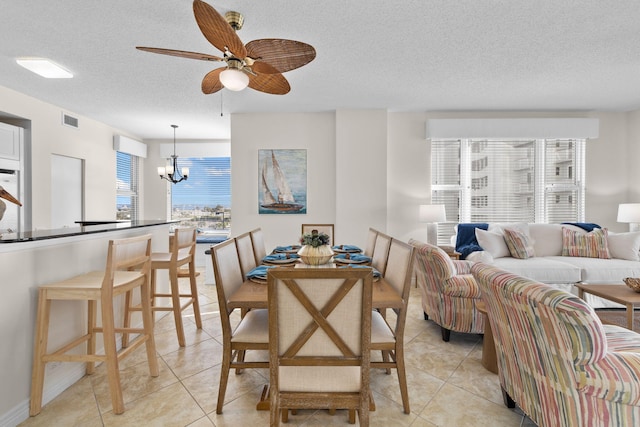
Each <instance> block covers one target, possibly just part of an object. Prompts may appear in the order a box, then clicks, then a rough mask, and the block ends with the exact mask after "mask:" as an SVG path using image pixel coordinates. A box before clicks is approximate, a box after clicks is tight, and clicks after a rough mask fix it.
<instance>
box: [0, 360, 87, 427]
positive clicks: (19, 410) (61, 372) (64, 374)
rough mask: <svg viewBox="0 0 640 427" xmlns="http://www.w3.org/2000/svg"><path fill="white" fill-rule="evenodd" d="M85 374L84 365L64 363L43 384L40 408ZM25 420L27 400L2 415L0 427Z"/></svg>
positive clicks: (6, 426) (13, 426) (13, 424)
mask: <svg viewBox="0 0 640 427" xmlns="http://www.w3.org/2000/svg"><path fill="white" fill-rule="evenodd" d="M85 372H86V364H84V363H65V364H63V365H60V366H58V367H57V368H56V370H55V372H53V373H52V375H51V376H49V377H48V378H47V381H46V382H45V387H44V390H43V392H42V406H44V405H46V404H47V403H49V402H50V401H52V400H53V399H55V398H56V397H57V396H58V395H60V394H61V393H62V392H63V391H65V390H66V389H68V388H69V387H71V386H72V385H73V384H75V383H76V382H77V381H79V380H80V379H81V378H82V377H84V375H85ZM27 418H29V399H25V400H24V401H23V402H22V403H20V404H19V405H17V406H15V407H14V408H13V409H11V410H10V411H9V412H6V413H4V414H2V416H1V417H0V427H15V426H17V425H18V424H20V423H21V422H23V421H24V420H26V419H27Z"/></svg>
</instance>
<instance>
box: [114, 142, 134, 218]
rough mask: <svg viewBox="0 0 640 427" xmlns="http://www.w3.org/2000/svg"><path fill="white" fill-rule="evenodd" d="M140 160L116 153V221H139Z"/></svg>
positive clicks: (129, 155) (132, 156)
mask: <svg viewBox="0 0 640 427" xmlns="http://www.w3.org/2000/svg"><path fill="white" fill-rule="evenodd" d="M139 163H140V161H139V159H138V157H137V156H134V155H131V154H127V153H123V152H120V151H117V152H116V219H118V220H132V221H133V220H137V219H139V218H138V216H139V194H138V191H139V190H138V189H139V183H138V178H139Z"/></svg>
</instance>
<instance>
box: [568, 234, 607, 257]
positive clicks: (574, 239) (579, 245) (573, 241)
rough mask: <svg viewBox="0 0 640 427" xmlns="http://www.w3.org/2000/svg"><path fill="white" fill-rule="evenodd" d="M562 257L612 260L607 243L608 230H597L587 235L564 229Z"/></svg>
mask: <svg viewBox="0 0 640 427" xmlns="http://www.w3.org/2000/svg"><path fill="white" fill-rule="evenodd" d="M562 255H563V256H568V257H576V256H578V257H588V258H604V259H609V258H611V255H610V254H609V245H608V242H607V229H606V228H604V229H603V228H597V229H595V230H593V231H590V232H589V233H587V234H581V233H578V232H576V231H573V230H570V229H568V228H566V227H563V228H562Z"/></svg>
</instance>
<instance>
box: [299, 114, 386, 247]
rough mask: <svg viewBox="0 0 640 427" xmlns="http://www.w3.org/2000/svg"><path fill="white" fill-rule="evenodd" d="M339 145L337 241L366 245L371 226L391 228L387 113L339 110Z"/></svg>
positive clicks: (337, 135)
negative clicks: (388, 201)
mask: <svg viewBox="0 0 640 427" xmlns="http://www.w3.org/2000/svg"><path fill="white" fill-rule="evenodd" d="M335 144H336V159H335V163H336V191H335V200H336V201H335V203H336V209H337V210H336V222H335V224H336V225H335V227H336V238H337V242H338V243H346V244H355V245H359V246H360V247H364V245H365V243H366V242H365V239H366V235H367V231H368V230H369V227H374V228H376V229H378V230H380V231H385V232H386V231H387V220H388V218H387V196H388V191H387V176H388V171H387V112H386V111H385V110H338V111H337V112H336V141H335ZM310 197H313V194H310Z"/></svg>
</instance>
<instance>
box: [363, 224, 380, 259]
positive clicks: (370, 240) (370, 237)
mask: <svg viewBox="0 0 640 427" xmlns="http://www.w3.org/2000/svg"><path fill="white" fill-rule="evenodd" d="M377 237H378V230H376V229H375V228H371V227H369V232H368V233H367V245H366V246H365V247H364V254H365V255H366V256H369V257H370V256H372V255H373V248H374V247H375V246H376V238H377Z"/></svg>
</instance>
